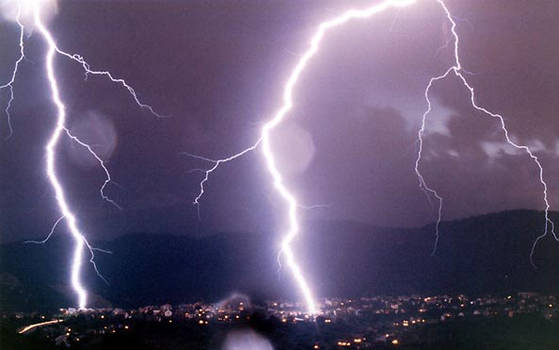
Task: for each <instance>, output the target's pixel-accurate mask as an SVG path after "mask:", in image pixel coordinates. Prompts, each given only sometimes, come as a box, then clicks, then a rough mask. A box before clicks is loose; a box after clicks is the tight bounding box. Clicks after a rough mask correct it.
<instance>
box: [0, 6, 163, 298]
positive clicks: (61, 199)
mask: <svg viewBox="0 0 559 350" xmlns="http://www.w3.org/2000/svg"><path fill="white" fill-rule="evenodd" d="M17 4H18V5H17V6H18V8H17V17H16V22H17V23H18V25H19V28H20V38H19V39H20V40H19V46H20V58H19V59H18V61H17V62H16V64H15V66H14V70H13V72H12V76H11V79H10V81H9V82H8V83H6V84H4V85H1V86H0V88H9V89H10V100H9V101H8V104H7V106H6V109H5V111H6V114H7V115H8V125H9V127H10V135H11V133H12V131H11V130H12V127H11V123H10V114H9V109H10V106H11V104H12V102H13V99H14V95H13V83H14V81H15V77H16V74H17V71H18V67H19V64H20V63H21V61H22V60H23V58H24V57H25V56H24V40H23V39H24V38H23V33H24V31H25V30H24V29H25V27H24V25H23V23H22V21H21V16H22V13H23V12H25V13H26V14H27V15H28V16H29V17H31V18H32V24H33V26H34V27H35V28H36V29H37V30H38V32H39V33H40V35H41V36H42V37H43V39H44V41H45V43H46V44H47V47H48V48H47V53H46V57H45V69H46V72H47V78H48V82H49V86H50V90H51V99H52V101H53V103H54V105H55V106H56V110H57V122H56V127H55V129H54V130H53V132H52V134H51V137H50V139H49V141H48V143H47V145H46V146H45V152H46V173H47V177H48V179H49V182H50V184H51V186H52V188H53V190H54V192H55V198H56V202H57V204H58V208H59V210H60V212H61V217H60V218H59V219H58V220H57V221H56V222H55V224H54V225H53V227H52V228H51V231H50V232H49V234H48V235H47V237H46V238H45V239H44V240H41V241H28V242H27V243H38V244H42V243H45V242H46V241H47V240H48V239H49V238H50V237H51V236H52V234H53V233H54V231H55V229H56V227H57V225H58V224H59V223H60V222H61V221H62V220H63V219H64V220H65V221H66V223H67V226H68V229H69V231H70V233H71V234H72V237H73V238H74V241H75V247H74V255H73V259H72V266H71V285H72V288H73V290H74V291H75V293H76V294H77V296H78V307H79V308H85V307H86V303H87V291H86V290H85V288H84V287H83V285H82V282H81V280H80V272H81V263H82V260H83V250H84V248H87V249H88V251H89V253H90V258H89V262H90V263H91V264H92V266H93V268H94V269H95V272H96V273H97V275H98V276H99V277H100V278H101V279H103V281H105V283H108V282H107V280H106V279H105V278H104V277H103V276H102V275H101V274H100V273H99V270H98V269H97V265H96V264H95V261H94V258H95V254H94V251H100V252H103V253H110V252H109V251H106V250H102V249H99V248H95V247H92V246H91V245H90V244H89V242H88V241H87V240H86V238H85V236H84V235H83V233H82V232H81V231H80V230H79V228H78V225H77V220H76V217H75V215H74V214H73V213H72V211H71V209H70V207H69V205H68V202H67V200H66V195H65V193H64V189H63V186H62V184H61V183H60V181H59V180H58V177H57V174H56V168H55V161H56V147H57V145H58V142H59V140H60V137H61V136H62V135H63V134H65V135H66V136H67V137H68V138H69V139H70V140H72V141H74V142H76V143H77V144H79V145H80V146H82V147H84V148H85V149H86V150H87V151H88V152H89V153H90V154H91V155H92V156H93V157H94V158H95V159H96V160H97V162H98V163H99V165H100V166H101V168H102V169H103V171H104V173H105V181H104V182H103V185H102V186H101V188H100V190H99V192H100V194H101V197H102V198H103V199H104V200H106V201H107V202H109V203H111V204H113V205H114V206H116V207H118V208H120V207H119V206H118V205H117V204H116V203H115V202H114V201H113V200H111V199H110V198H109V197H108V196H107V195H106V194H105V192H104V191H105V188H106V186H107V185H108V184H109V183H110V182H111V176H110V173H109V171H108V169H107V167H106V166H105V163H104V161H103V160H102V159H101V158H100V157H99V156H98V155H97V153H95V151H94V150H93V148H92V147H91V146H90V145H89V144H87V143H86V142H83V141H82V140H80V139H79V138H78V137H76V136H74V135H72V134H71V132H70V130H69V129H68V128H67V127H66V108H65V105H64V103H63V102H62V100H61V97H60V92H59V87H58V82H57V79H56V74H55V72H54V67H53V61H54V57H55V55H56V54H59V55H62V56H65V57H67V58H69V59H71V60H73V61H75V62H77V63H79V64H81V65H82V68H83V69H84V71H85V75H86V78H87V76H88V75H89V74H92V75H102V76H105V77H108V78H109V79H110V80H111V81H112V82H114V83H118V84H120V85H122V86H123V87H125V88H126V89H127V90H128V92H129V93H130V94H131V96H132V97H133V99H134V101H135V102H136V104H137V105H138V106H140V107H141V108H144V109H147V110H149V111H150V112H151V113H152V114H154V115H155V116H157V117H163V116H162V115H160V114H158V113H157V112H155V110H154V109H153V108H152V107H151V106H149V105H147V104H144V103H143V102H141V101H140V100H139V98H138V97H137V95H136V92H135V91H134V89H133V88H132V87H131V86H130V85H129V84H128V83H127V82H126V81H125V80H123V79H120V78H115V77H114V76H113V75H112V74H111V73H110V72H108V71H97V70H92V69H90V66H89V64H88V63H87V62H86V61H85V60H84V59H83V58H82V57H81V56H79V55H76V54H73V55H71V54H68V53H66V52H64V51H62V50H60V49H59V48H58V46H57V45H56V42H55V40H54V38H53V36H52V34H51V33H50V31H49V30H48V29H47V28H46V26H45V25H44V23H43V21H42V19H41V8H40V7H41V6H42V4H41V2H40V1H21V2H20V1H17Z"/></svg>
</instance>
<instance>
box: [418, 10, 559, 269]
mask: <svg viewBox="0 0 559 350" xmlns="http://www.w3.org/2000/svg"><path fill="white" fill-rule="evenodd" d="M436 1H437V2H438V3H439V4H440V5H441V7H442V9H443V11H444V13H445V16H446V18H447V19H448V21H449V22H450V24H451V33H452V37H453V42H454V44H453V48H454V63H453V65H452V66H451V67H449V68H448V69H447V70H446V71H445V72H444V73H443V74H441V75H439V76H436V77H433V78H431V79H430V80H429V83H428V84H427V87H426V88H425V100H426V102H427V110H426V111H425V112H424V113H423V117H422V120H421V128H420V129H419V132H418V139H419V151H418V154H417V159H416V162H415V172H416V174H417V177H418V179H419V185H420V187H421V188H422V189H423V190H424V191H426V194H427V195H428V194H429V193H430V194H431V195H433V196H434V197H435V198H436V199H437V200H438V201H439V209H438V217H437V222H436V225H435V235H436V240H435V245H434V247H433V254H434V253H435V252H436V249H437V244H438V241H439V226H440V223H441V218H442V209H443V198H442V197H441V196H440V195H439V194H438V193H437V192H436V191H435V190H433V189H432V188H430V187H429V186H428V185H427V184H426V182H425V180H424V178H423V175H422V174H421V172H420V171H419V163H420V161H421V155H422V151H423V133H424V131H425V123H426V119H427V115H428V114H429V112H431V101H430V99H429V91H430V89H431V87H432V86H433V83H435V82H436V81H438V80H442V79H445V78H446V77H448V76H449V75H450V74H451V73H454V75H455V76H456V77H457V78H458V79H459V80H460V81H461V82H462V85H463V86H464V87H465V88H466V89H467V90H468V92H469V95H470V103H471V105H472V107H473V108H474V109H475V110H477V111H479V112H482V113H483V114H485V115H487V116H489V117H492V118H496V119H498V121H499V124H500V127H501V130H502V131H503V136H504V137H505V140H506V142H507V143H508V144H509V145H511V146H513V147H514V148H516V149H519V150H522V151H524V152H526V154H527V155H528V156H529V157H530V158H531V159H532V160H533V162H534V164H535V165H536V166H537V167H538V174H539V182H540V184H541V186H542V188H543V201H544V204H545V227H544V232H543V233H542V234H541V235H540V236H538V237H537V238H536V240H535V241H534V243H533V245H532V250H531V252H530V261H531V262H532V265H534V262H533V255H534V251H535V248H536V245H537V244H538V242H539V241H540V240H541V239H542V238H544V237H545V236H547V235H548V233H549V232H551V234H552V235H553V237H554V238H555V239H556V240H558V241H559V237H558V236H557V234H556V233H555V224H554V222H553V221H552V220H551V219H550V217H549V209H550V204H549V199H548V192H547V183H546V182H545V179H544V176H543V172H544V169H543V166H542V164H541V162H540V160H539V158H538V157H537V156H536V155H535V154H534V153H533V152H532V151H531V150H530V148H529V147H528V146H526V145H522V144H518V143H516V142H514V141H513V140H512V139H511V138H510V135H509V131H508V129H507V127H506V124H505V119H504V118H503V116H502V115H500V114H498V113H494V112H491V111H489V110H488V109H486V108H485V107H482V106H480V105H478V104H477V102H476V95H475V90H474V88H473V86H472V85H471V84H470V83H469V82H468V80H467V79H466V77H465V75H464V73H463V72H464V69H463V68H462V64H461V62H460V56H459V54H458V51H459V42H460V38H459V36H458V33H457V32H456V22H455V21H454V19H453V17H452V15H451V13H450V11H449V10H448V8H447V6H446V4H445V3H444V1H443V0H436Z"/></svg>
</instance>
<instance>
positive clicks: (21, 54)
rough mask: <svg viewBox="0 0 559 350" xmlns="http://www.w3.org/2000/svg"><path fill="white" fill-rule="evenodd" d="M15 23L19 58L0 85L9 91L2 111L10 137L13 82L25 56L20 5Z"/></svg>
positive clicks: (0, 87) (11, 131)
mask: <svg viewBox="0 0 559 350" xmlns="http://www.w3.org/2000/svg"><path fill="white" fill-rule="evenodd" d="M16 23H17V25H18V26H19V58H18V59H17V61H16V63H15V64H14V69H13V70H12V75H11V77H10V80H9V81H8V82H7V83H5V84H3V85H0V90H3V89H8V90H9V93H10V97H9V100H8V103H7V104H6V108H5V109H4V112H5V113H6V117H7V122H8V136H7V138H10V137H11V136H12V134H13V132H14V129H13V127H12V118H11V115H10V107H11V106H12V102H13V101H14V82H15V80H16V75H17V70H18V68H19V64H20V63H21V61H23V59H24V58H25V52H24V46H23V34H24V33H25V28H24V27H23V24H22V23H21V7H18V10H17V16H16Z"/></svg>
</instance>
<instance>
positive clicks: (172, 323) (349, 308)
mask: <svg viewBox="0 0 559 350" xmlns="http://www.w3.org/2000/svg"><path fill="white" fill-rule="evenodd" d="M319 306H320V309H321V312H320V313H319V314H317V315H309V314H306V313H305V312H302V311H301V310H302V309H303V308H304V307H303V306H302V305H300V304H296V303H290V302H286V301H279V300H278V301H268V302H265V303H262V304H261V305H254V304H251V303H250V302H249V301H248V300H247V299H246V298H245V297H243V296H233V297H231V298H229V299H228V300H226V301H222V302H220V303H218V304H206V303H202V302H198V303H193V304H181V305H176V306H174V305H169V304H166V305H159V306H155V305H149V306H144V307H139V308H137V309H129V310H125V309H120V308H100V309H87V310H82V311H78V310H76V309H73V308H68V309H65V308H61V309H59V310H58V312H56V313H52V314H46V313H45V314H39V313H5V314H2V320H3V323H4V324H10V325H12V326H13V327H15V328H16V329H17V331H18V333H19V334H20V335H19V336H20V337H21V336H23V337H26V338H34V339H36V340H40V341H42V342H44V343H46V344H49V345H51V346H53V347H62V348H88V347H87V346H88V344H99V343H100V342H103V341H108V340H110V339H111V338H113V339H119V337H120V341H123V340H124V339H128V338H134V339H135V340H136V341H138V338H141V339H142V341H144V342H145V344H150V342H151V340H153V344H155V343H157V342H156V341H155V337H161V335H164V334H166V333H169V334H171V333H172V334H175V333H177V332H180V331H181V330H188V332H183V333H184V337H189V338H188V339H186V338H185V340H184V341H185V342H186V343H188V344H191V345H196V346H197V348H211V347H212V346H211V344H214V343H215V344H219V342H220V340H219V339H220V337H221V338H222V337H223V336H222V334H224V333H226V332H227V331H229V330H232V329H254V330H256V331H258V332H259V333H261V334H263V336H265V337H267V338H268V339H269V340H270V341H271V342H272V344H274V346H275V347H274V348H279V349H282V348H285V349H291V348H301V349H304V348H307V349H335V348H350V349H370V348H375V349H378V348H381V349H382V348H393V347H400V348H401V347H406V346H416V345H421V344H422V342H423V339H422V337H421V334H423V332H425V331H426V330H429V329H430V328H433V327H437V326H440V325H445V324H448V325H452V324H455V325H458V326H460V327H462V326H463V325H464V324H466V323H467V322H472V321H473V322H476V323H480V321H481V320H484V319H486V320H491V319H495V320H503V319H511V320H514V319H522V318H526V317H529V318H530V319H535V320H538V322H544V324H547V325H548V326H549V327H552V328H554V329H557V324H558V317H559V308H558V307H557V297H555V296H545V295H540V294H537V293H517V294H514V295H507V296H500V297H496V296H485V297H477V298H469V297H467V296H465V295H453V296H450V295H438V296H419V295H413V296H392V297H390V296H383V297H381V296H374V297H362V298H357V299H345V298H327V299H321V300H320V301H319ZM501 322H502V321H501ZM259 328H260V329H259ZM192 330H195V331H194V332H193V331H192ZM151 333H153V335H151ZM187 334H188V335H187ZM295 335H296V336H295ZM152 337H153V339H151V340H150V338H152ZM175 337H176V335H175ZM147 348H149V347H147Z"/></svg>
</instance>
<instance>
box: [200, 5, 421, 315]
mask: <svg viewBox="0 0 559 350" xmlns="http://www.w3.org/2000/svg"><path fill="white" fill-rule="evenodd" d="M414 2H415V0H385V1H382V2H380V3H378V4H376V5H372V6H370V7H368V8H365V9H361V10H355V9H353V10H348V11H345V12H343V13H342V14H341V15H339V16H337V17H334V18H332V19H330V20H328V21H325V22H322V23H320V24H319V26H318V28H317V30H316V31H315V32H314V35H313V36H312V38H311V41H310V44H309V46H308V48H307V50H306V51H305V52H304V53H303V55H302V56H301V57H300V58H299V60H298V61H297V64H296V65H295V67H294V69H293V70H292V71H291V74H290V75H289V77H288V79H287V81H286V83H285V85H284V88H283V96H282V105H281V107H280V108H279V109H278V110H277V111H276V112H275V114H274V117H273V118H272V119H270V120H269V121H268V122H267V123H266V124H264V126H263V127H262V129H261V133H260V138H259V139H258V140H257V141H256V143H255V144H254V145H252V146H251V147H249V148H247V149H245V150H243V151H241V152H239V153H236V154H234V155H232V156H230V157H228V158H225V159H219V160H213V159H208V158H204V157H199V156H195V157H196V158H200V159H203V160H206V161H210V162H213V163H214V166H213V167H211V168H210V169H209V170H207V171H206V172H205V176H204V178H203V179H202V181H201V183H200V192H199V194H198V196H197V197H196V198H195V199H194V204H195V205H199V200H200V198H201V197H202V196H203V194H204V184H205V183H206V182H207V181H208V177H209V175H210V174H211V173H212V172H213V171H215V170H216V169H217V168H218V167H219V165H221V164H222V163H226V162H229V161H231V160H234V159H236V158H238V157H240V156H242V155H244V154H246V153H247V152H250V151H252V150H254V149H256V148H257V147H258V146H259V145H260V144H261V145H262V153H263V154H264V158H265V161H266V166H267V169H268V172H269V173H270V175H271V177H272V180H273V184H274V188H275V189H276V191H277V192H278V194H279V195H280V197H281V198H282V199H283V200H284V201H285V203H286V207H287V218H288V229H287V232H286V233H285V235H284V238H283V240H282V243H281V250H280V254H281V255H282V256H283V257H284V258H285V260H286V262H287V266H288V267H289V269H290V270H291V273H292V275H293V278H294V279H295V281H296V283H297V285H298V287H299V290H300V292H301V293H302V295H303V297H304V299H305V303H306V306H307V310H308V312H309V313H311V314H315V313H317V312H318V309H317V306H316V303H315V300H314V297H313V293H312V291H311V289H310V287H309V285H308V283H307V280H306V279H305V277H304V276H303V272H302V271H301V268H300V267H299V264H297V261H296V259H295V255H294V253H293V250H292V249H291V243H292V242H293V240H294V239H295V237H297V235H298V234H299V221H298V219H297V208H298V207H299V204H298V203H297V198H296V197H295V195H294V194H293V193H291V191H290V190H289V189H288V188H287V186H286V185H285V184H284V183H283V179H282V175H281V172H280V170H279V169H278V167H277V165H276V158H275V156H274V152H273V150H272V147H271V145H270V138H271V132H272V131H273V129H274V128H276V127H277V126H278V125H279V124H280V123H281V122H282V121H283V120H284V119H285V117H286V116H287V114H288V113H289V111H291V109H292V108H293V105H294V103H293V90H294V89H295V86H296V84H297V81H298V80H299V78H300V76H301V74H302V73H303V71H304V69H305V67H306V66H307V64H308V63H309V61H310V60H311V58H312V57H314V56H315V54H316V53H317V52H318V49H319V47H320V43H321V42H322V40H323V39H324V37H325V35H326V33H327V32H328V31H329V30H330V29H332V28H336V27H339V26H341V25H343V24H345V23H347V22H348V21H350V20H353V19H366V18H369V17H371V16H372V15H374V14H377V13H379V12H382V11H384V10H387V9H388V8H390V7H404V6H408V5H411V4H412V3H414Z"/></svg>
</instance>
